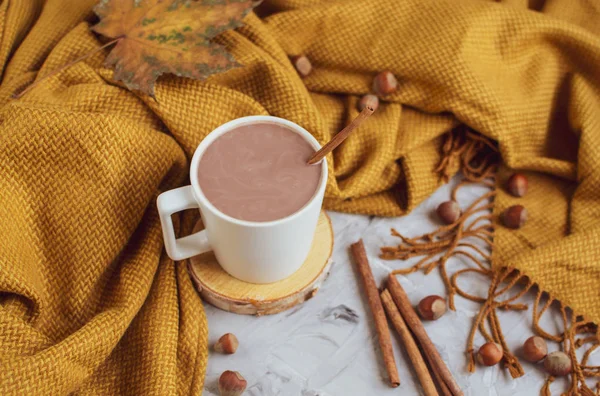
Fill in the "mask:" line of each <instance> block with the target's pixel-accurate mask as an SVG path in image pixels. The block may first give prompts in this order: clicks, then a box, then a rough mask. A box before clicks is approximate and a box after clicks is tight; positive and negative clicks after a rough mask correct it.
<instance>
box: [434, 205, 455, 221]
mask: <svg viewBox="0 0 600 396" xmlns="http://www.w3.org/2000/svg"><path fill="white" fill-rule="evenodd" d="M436 213H437V215H438V216H439V217H440V219H442V221H443V222H444V223H446V224H452V223H454V222H455V221H456V220H458V218H459V217H460V214H461V211H460V206H458V203H456V202H455V201H446V202H442V203H441V204H440V206H438V207H437V209H436Z"/></svg>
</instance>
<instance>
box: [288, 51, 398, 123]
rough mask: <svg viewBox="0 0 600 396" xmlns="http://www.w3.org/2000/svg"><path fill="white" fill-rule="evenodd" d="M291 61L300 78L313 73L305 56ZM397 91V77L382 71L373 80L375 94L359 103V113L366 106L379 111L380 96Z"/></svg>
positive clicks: (369, 95)
mask: <svg viewBox="0 0 600 396" xmlns="http://www.w3.org/2000/svg"><path fill="white" fill-rule="evenodd" d="M291 61H292V65H294V68H295V69H296V71H297V72H298V75H300V77H302V78H304V77H307V76H308V75H309V74H310V73H311V72H312V69H313V67H312V64H311V63H310V60H309V59H308V58H307V57H306V56H305V55H298V56H293V57H292V58H291ZM396 89H398V80H397V79H396V76H394V74H393V73H392V72H391V71H389V70H386V71H382V72H381V73H379V74H377V75H376V76H375V78H374V79H373V86H372V91H373V94H367V95H364V96H363V97H362V98H360V100H359V101H358V104H357V108H358V111H363V109H364V108H365V107H366V106H369V107H370V108H372V109H373V110H377V107H379V96H385V95H389V94H392V93H394V92H396Z"/></svg>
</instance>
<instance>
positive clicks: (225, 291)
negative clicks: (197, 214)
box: [188, 211, 333, 316]
mask: <svg viewBox="0 0 600 396" xmlns="http://www.w3.org/2000/svg"><path fill="white" fill-rule="evenodd" d="M202 228H203V225H202V222H201V221H200V220H199V221H198V223H196V226H195V227H194V232H196V231H198V230H200V229H202ZM332 250H333V228H332V227H331V220H330V219H329V216H327V213H325V212H323V211H321V216H320V217H319V223H318V224H317V230H316V232H315V237H314V239H313V244H312V248H311V251H310V253H309V254H308V258H307V259H306V261H305V262H304V264H302V267H300V269H299V270H298V271H296V272H295V273H294V274H293V275H291V276H290V277H288V278H286V279H284V280H282V281H279V282H275V283H269V284H263V285H258V284H254V283H247V282H243V281H241V280H239V279H236V278H234V277H232V276H231V275H229V274H228V273H227V272H225V270H223V268H221V266H220V265H219V263H218V262H217V260H216V258H215V256H214V254H213V253H206V254H202V255H200V256H196V257H192V258H191V259H189V260H188V270H189V272H190V275H191V277H192V280H193V281H194V284H195V285H196V288H197V289H198V292H199V293H200V295H201V296H202V298H203V299H204V300H205V301H207V302H208V303H209V304H211V305H214V306H215V307H217V308H220V309H223V310H225V311H229V312H233V313H237V314H244V315H259V316H260V315H270V314H274V313H278V312H281V311H285V310H286V309H289V308H291V307H293V306H295V305H298V304H300V303H303V302H304V301H306V300H308V299H310V298H312V297H313V296H314V295H315V294H316V293H317V291H318V290H319V287H320V286H321V284H322V283H323V281H324V280H325V278H326V277H327V275H328V274H329V269H330V267H331V252H332Z"/></svg>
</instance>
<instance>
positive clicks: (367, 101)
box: [356, 94, 379, 111]
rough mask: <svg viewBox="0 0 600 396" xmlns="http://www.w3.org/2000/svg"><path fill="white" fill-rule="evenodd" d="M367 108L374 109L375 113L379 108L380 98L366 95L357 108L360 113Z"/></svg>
mask: <svg viewBox="0 0 600 396" xmlns="http://www.w3.org/2000/svg"><path fill="white" fill-rule="evenodd" d="M367 106H370V107H371V108H372V109H373V111H375V110H377V108H378V107H379V98H378V97H377V96H375V95H373V94H367V95H364V96H363V97H362V98H360V100H359V101H358V104H357V105H356V108H357V109H358V111H363V109H364V108H365V107H367Z"/></svg>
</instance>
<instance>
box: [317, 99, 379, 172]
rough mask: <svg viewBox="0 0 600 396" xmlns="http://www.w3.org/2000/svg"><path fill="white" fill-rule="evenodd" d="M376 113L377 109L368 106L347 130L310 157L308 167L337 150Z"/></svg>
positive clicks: (340, 132)
mask: <svg viewBox="0 0 600 396" xmlns="http://www.w3.org/2000/svg"><path fill="white" fill-rule="evenodd" d="M374 111H375V109H374V108H373V107H372V106H370V105H366V106H365V108H364V109H363V110H362V111H361V112H360V114H358V115H357V116H356V118H355V119H353V120H352V122H351V123H350V124H348V125H347V126H346V128H344V129H342V130H341V131H339V132H338V133H337V135H335V136H334V137H333V139H331V140H330V141H329V142H327V143H326V144H325V145H324V146H323V147H321V149H320V150H319V151H317V152H316V153H314V154H313V156H312V157H310V159H309V160H308V162H307V163H308V165H312V164H316V163H317V162H319V161H321V160H322V159H323V158H325V156H326V155H327V154H329V153H330V152H332V151H333V149H335V148H336V147H337V146H339V145H340V144H341V143H342V142H343V141H344V140H346V138H347V137H348V135H350V133H352V131H353V130H355V129H356V128H357V127H358V126H359V125H360V124H361V123H362V122H363V121H364V120H365V119H366V118H367V117H368V116H370V115H371V114H373V112H374Z"/></svg>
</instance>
